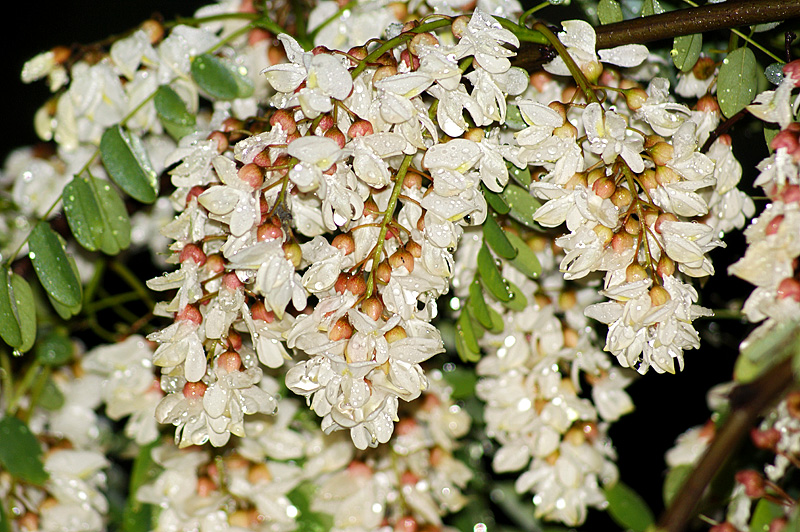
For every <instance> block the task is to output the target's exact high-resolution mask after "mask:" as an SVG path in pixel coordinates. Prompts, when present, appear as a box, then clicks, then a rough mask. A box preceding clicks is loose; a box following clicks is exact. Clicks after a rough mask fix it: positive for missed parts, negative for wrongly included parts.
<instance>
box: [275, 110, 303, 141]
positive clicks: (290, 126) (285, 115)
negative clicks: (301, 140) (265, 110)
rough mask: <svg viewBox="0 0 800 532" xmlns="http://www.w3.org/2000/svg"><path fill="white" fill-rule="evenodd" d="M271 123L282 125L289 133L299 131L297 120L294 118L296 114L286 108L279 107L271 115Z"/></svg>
mask: <svg viewBox="0 0 800 532" xmlns="http://www.w3.org/2000/svg"><path fill="white" fill-rule="evenodd" d="M269 125H271V126H272V127H275V126H278V125H279V126H280V127H281V129H282V130H283V131H285V132H286V134H287V135H291V134H292V133H294V132H296V131H297V122H296V121H295V119H294V114H293V113H292V112H290V111H287V110H286V109H278V110H277V111H275V112H274V113H272V116H270V117H269Z"/></svg>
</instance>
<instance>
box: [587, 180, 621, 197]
mask: <svg viewBox="0 0 800 532" xmlns="http://www.w3.org/2000/svg"><path fill="white" fill-rule="evenodd" d="M592 191H593V192H594V193H595V194H597V195H598V196H600V197H601V198H603V199H608V198H610V197H611V196H613V195H614V192H616V191H617V185H616V184H615V183H614V180H613V179H609V178H607V177H602V178H600V179H598V180H597V181H595V182H594V183H593V184H592Z"/></svg>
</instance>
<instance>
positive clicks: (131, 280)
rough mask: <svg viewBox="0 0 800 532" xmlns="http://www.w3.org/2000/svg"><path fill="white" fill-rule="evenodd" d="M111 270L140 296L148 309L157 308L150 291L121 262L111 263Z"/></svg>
mask: <svg viewBox="0 0 800 532" xmlns="http://www.w3.org/2000/svg"><path fill="white" fill-rule="evenodd" d="M109 266H110V267H111V270H112V271H113V272H114V273H116V274H117V275H119V276H120V278H121V279H122V280H123V281H125V284H127V285H128V286H130V287H131V289H133V291H134V292H136V293H137V294H139V297H140V298H141V299H142V301H143V302H144V303H145V304H146V305H147V307H148V309H150V310H153V308H154V307H155V305H156V304H155V301H153V298H152V297H151V296H150V290H149V289H148V288H147V287H146V286H145V285H144V284H143V283H142V281H141V280H140V279H139V276H137V275H136V274H135V273H133V272H132V271H131V270H130V269H128V267H127V266H125V265H124V264H122V263H121V262H119V261H116V260H114V261H111V262H110V263H109Z"/></svg>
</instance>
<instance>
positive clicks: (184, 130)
mask: <svg viewBox="0 0 800 532" xmlns="http://www.w3.org/2000/svg"><path fill="white" fill-rule="evenodd" d="M153 103H154V104H155V106H156V114H157V115H158V119H159V120H160V121H161V124H162V125H163V126H164V129H166V130H167V133H169V134H170V135H171V136H172V137H173V138H175V139H176V140H177V139H180V138H182V137H184V136H186V135H188V134H189V133H191V132H192V131H193V130H194V125H195V123H196V121H197V118H196V117H195V115H194V114H192V113H191V112H189V109H188V108H187V106H186V102H184V101H183V98H181V97H180V96H179V95H178V93H177V92H175V90H174V89H173V88H172V87H170V86H169V85H161V86H160V87H159V88H158V90H157V91H156V95H155V98H154V99H153Z"/></svg>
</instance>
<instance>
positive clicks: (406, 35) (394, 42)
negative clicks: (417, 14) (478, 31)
mask: <svg viewBox="0 0 800 532" xmlns="http://www.w3.org/2000/svg"><path fill="white" fill-rule="evenodd" d="M449 24H451V19H450V17H445V18H441V19H438V20H434V21H432V22H426V23H425V24H420V25H419V26H417V27H416V28H413V29H411V30H409V31H404V32H403V33H401V34H400V35H398V36H397V37H395V38H394V39H389V40H388V41H386V42H384V43H383V44H381V45H380V46H378V47H377V48H376V49H375V50H373V51H372V52H370V53H369V54H367V57H365V58H364V59H362V60H361V62H360V63H359V64H358V65H356V67H355V68H354V69H353V70H352V72H350V75H351V76H352V77H353V79H356V78H357V77H358V75H359V74H361V73H362V72H363V71H364V69H365V68H367V66H368V65H369V64H370V63H374V62H375V61H377V60H378V58H379V57H380V56H382V55H383V54H385V53H386V52H388V51H389V50H392V49H393V48H395V47H397V46H400V45H401V44H404V43H406V42H408V41H410V40H411V39H413V38H414V35H416V34H418V33H425V32H426V31H433V30H435V29H438V28H443V27H445V26H448V25H449Z"/></svg>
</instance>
